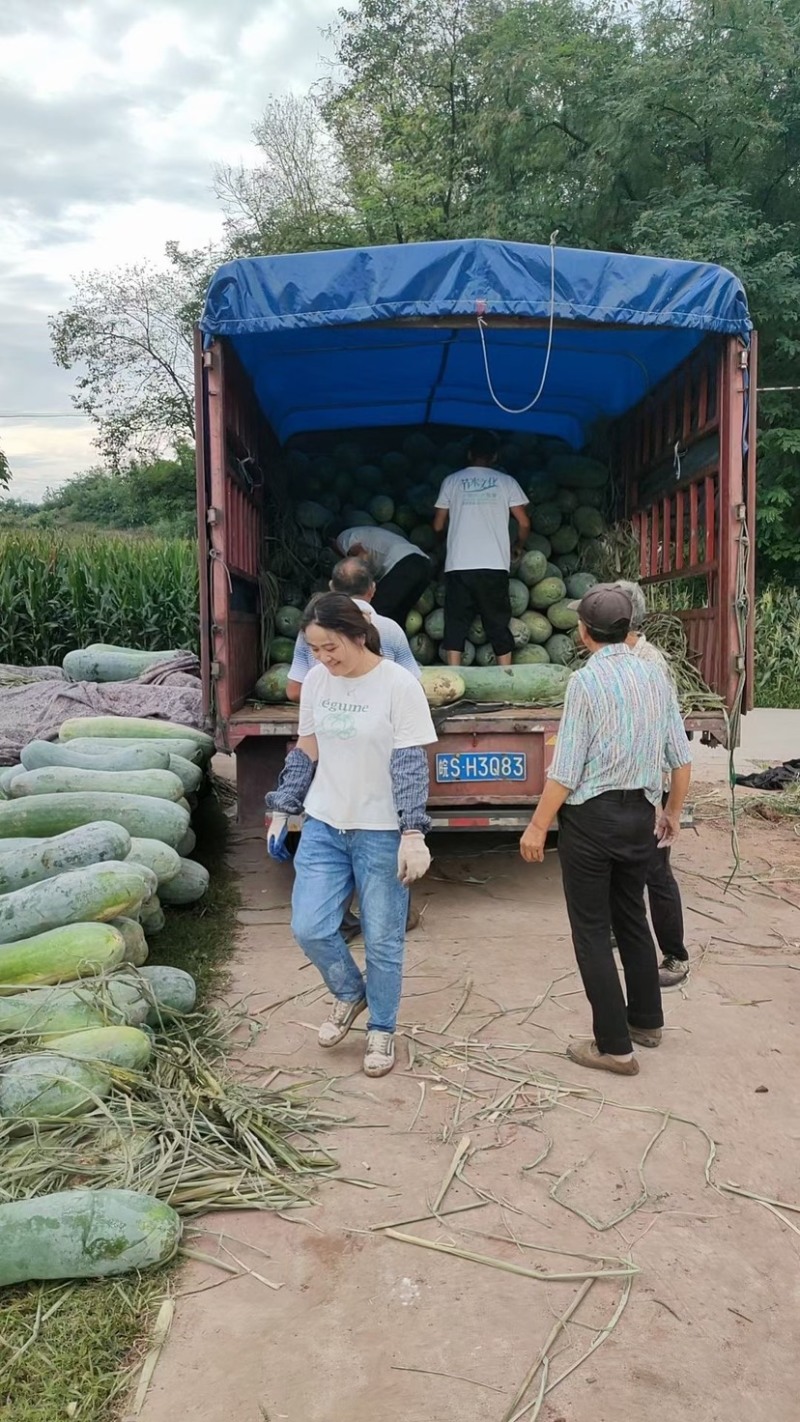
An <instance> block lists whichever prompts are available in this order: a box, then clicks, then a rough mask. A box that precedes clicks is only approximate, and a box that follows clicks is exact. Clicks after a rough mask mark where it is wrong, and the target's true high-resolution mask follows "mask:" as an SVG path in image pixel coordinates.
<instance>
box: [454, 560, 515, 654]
mask: <svg viewBox="0 0 800 1422" xmlns="http://www.w3.org/2000/svg"><path fill="white" fill-rule="evenodd" d="M444 587H445V594H444V637H443V639H442V646H443V647H444V648H445V650H446V651H448V652H463V650H464V643H465V641H466V640H467V633H468V632H469V628H470V623H471V622H472V621H473V620H474V619H475V618H476V617H480V619H481V621H482V623H483V628H484V631H485V633H486V639H487V641H488V642H490V643H491V645H492V649H493V651H494V654H495V656H497V657H504V656H507V654H508V653H509V652H513V650H514V638H513V637H512V635H511V633H510V632H509V630H508V623H509V619H510V617H511V601H510V598H509V593H508V573H504V572H503V571H502V569H498V568H467V569H465V570H464V571H463V572H455V573H445V575H444Z"/></svg>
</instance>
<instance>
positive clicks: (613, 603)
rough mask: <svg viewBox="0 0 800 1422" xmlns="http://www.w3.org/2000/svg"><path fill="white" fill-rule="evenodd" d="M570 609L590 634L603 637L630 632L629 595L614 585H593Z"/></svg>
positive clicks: (630, 607)
mask: <svg viewBox="0 0 800 1422" xmlns="http://www.w3.org/2000/svg"><path fill="white" fill-rule="evenodd" d="M570 607H571V608H572V610H573V611H574V612H577V614H578V616H579V618H580V620H581V622H583V624H584V625H585V626H586V627H588V629H589V631H590V632H600V633H602V634H603V635H604V636H607V635H608V634H609V633H613V632H623V631H624V632H626V633H627V632H628V631H630V625H631V618H632V617H633V603H632V602H631V599H630V595H629V594H628V593H626V592H624V591H623V589H622V588H619V587H617V586H616V585H615V584H614V583H595V585H594V587H593V588H590V589H589V591H588V592H587V593H586V595H585V596H584V597H582V598H580V600H579V601H577V602H571V603H570Z"/></svg>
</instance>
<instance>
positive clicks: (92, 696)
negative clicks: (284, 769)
mask: <svg viewBox="0 0 800 1422" xmlns="http://www.w3.org/2000/svg"><path fill="white" fill-rule="evenodd" d="M196 669H197V660H196V658H194V657H192V656H189V655H187V656H182V657H176V658H175V660H174V661H173V662H168V663H163V662H162V663H161V664H160V665H159V666H158V667H153V668H151V670H150V671H147V672H145V673H143V675H142V676H141V677H140V678H139V679H138V681H109V682H105V683H103V684H102V685H100V684H98V683H96V682H92V681H81V682H70V681H67V680H66V679H65V678H64V676H63V673H62V672H61V668H60V667H52V668H47V667H35V668H25V667H5V666H3V667H0V765H15V764H16V763H17V761H18V760H19V756H20V751H21V750H22V747H23V746H26V745H27V744H28V741H33V740H43V741H48V740H54V739H55V737H56V736H57V735H58V730H59V727H60V725H61V723H62V721H68V720H70V719H71V718H72V717H74V716H153V717H157V718H158V719H160V720H162V721H176V722H178V723H179V724H180V725H181V726H196V727H202V726H203V707H202V691H201V687H200V682H199V681H198V679H197V675H196ZM48 673H49V675H48ZM22 677H28V678H30V679H29V680H27V681H25V682H21V678H22Z"/></svg>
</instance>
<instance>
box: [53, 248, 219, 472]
mask: <svg viewBox="0 0 800 1422" xmlns="http://www.w3.org/2000/svg"><path fill="white" fill-rule="evenodd" d="M194 295H195V293H194V287H193V283H192V282H191V281H190V280H189V279H188V278H187V275H186V272H185V271H184V269H183V268H182V267H181V266H180V265H177V264H176V263H172V264H171V266H170V267H169V268H166V269H164V270H159V269H157V268H155V267H153V266H150V265H147V264H142V265H140V266H132V267H126V268H123V269H122V270H120V271H116V272H89V273H87V274H85V275H84V276H82V277H80V278H79V280H78V282H77V285H76V291H75V294H74V296H73V298H72V301H71V303H70V305H69V307H68V309H67V310H66V311H62V312H60V313H59V315H58V316H56V317H55V318H54V320H53V321H51V335H52V340H53V352H54V355H55V358H56V362H57V364H58V365H60V366H62V367H63V368H64V369H66V370H73V369H75V368H78V369H79V370H80V371H81V374H79V375H78V376H77V378H76V387H77V390H76V394H75V395H74V397H73V404H74V405H75V407H76V408H77V409H79V410H81V411H83V412H84V413H85V414H87V415H88V416H89V417H90V419H92V420H93V421H94V423H95V424H96V426H97V429H98V439H97V444H98V447H99V449H100V451H101V453H102V454H103V455H104V457H105V458H106V460H107V461H108V463H109V464H110V465H111V467H112V468H118V467H119V466H120V464H121V463H122V462H123V460H124V459H125V458H126V457H128V458H130V457H131V456H133V457H139V458H141V457H147V456H150V457H152V456H153V455H154V454H158V453H161V452H162V451H163V450H164V449H165V447H166V448H169V447H170V446H171V445H172V446H174V443H175V441H176V440H180V439H186V438H187V437H188V438H192V437H193V435H194V397H193V393H192V383H193V352H192V330H191V322H190V321H188V320H187V318H186V310H187V307H190V306H191V303H192V301H193V298H194Z"/></svg>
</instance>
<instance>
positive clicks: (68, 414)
mask: <svg viewBox="0 0 800 1422" xmlns="http://www.w3.org/2000/svg"><path fill="white" fill-rule="evenodd" d="M85 419H88V416H87V415H84V414H83V413H82V411H80V410H49V411H40V412H39V413H38V414H37V412H36V411H35V410H27V411H26V410H18V411H5V410H4V411H0V420H85Z"/></svg>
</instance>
